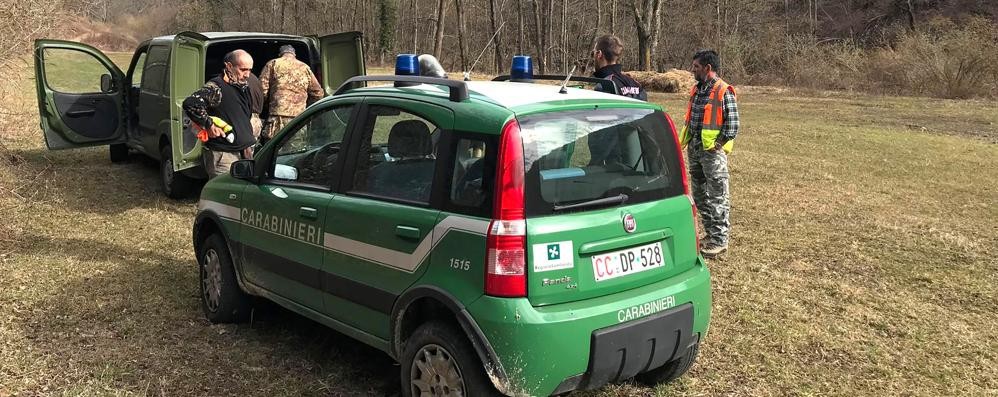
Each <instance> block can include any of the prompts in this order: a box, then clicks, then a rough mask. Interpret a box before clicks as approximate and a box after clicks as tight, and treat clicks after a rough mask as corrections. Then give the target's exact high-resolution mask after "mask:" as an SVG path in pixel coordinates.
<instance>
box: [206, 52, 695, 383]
mask: <svg viewBox="0 0 998 397" xmlns="http://www.w3.org/2000/svg"><path fill="white" fill-rule="evenodd" d="M401 58H402V57H400V62H399V63H400V65H402V64H404V63H405V62H403V61H405V60H403V59H401ZM408 61H412V60H411V59H410V60H408ZM408 61H407V62H408ZM409 65H410V66H411V65H412V62H410V63H409ZM403 66H404V65H403ZM399 69H400V71H398V72H397V73H398V74H397V75H396V76H366V77H365V76H361V77H355V78H352V79H350V80H348V81H347V82H346V83H345V84H344V86H343V87H341V88H340V90H339V91H338V92H337V94H336V95H333V96H331V97H328V98H326V99H324V100H322V101H320V102H318V103H316V104H314V105H312V106H310V107H309V108H308V109H306V111H305V112H304V113H303V114H301V115H300V116H299V117H297V118H296V119H295V120H294V121H293V122H291V123H290V124H289V125H288V126H287V127H286V128H285V129H284V130H283V131H281V132H280V133H279V134H278V135H277V136H276V137H275V138H274V139H273V140H272V141H270V142H268V143H267V145H265V146H264V147H263V148H262V149H261V150H259V151H258V153H257V155H256V156H255V159H253V160H241V161H239V162H237V163H235V164H234V165H233V167H232V172H231V175H226V176H221V177H217V178H215V179H213V180H211V181H210V182H209V183H208V184H207V185H205V187H204V189H203V191H202V193H201V198H200V201H199V203H198V208H199V211H198V215H197V218H196V220H195V223H194V233H193V236H194V249H195V251H196V255H197V258H198V262H199V265H200V273H201V290H202V294H201V295H202V300H203V308H204V312H205V314H206V315H207V317H208V318H209V319H210V320H211V321H213V322H235V321H241V320H245V319H246V318H247V316H248V315H249V309H250V304H251V300H250V295H255V296H261V297H264V298H267V299H270V300H272V301H274V302H276V303H278V304H280V305H282V306H284V307H286V308H288V309H291V310H293V311H295V312H298V313H300V314H302V315H304V316H306V317H308V318H311V319H313V320H315V321H318V322H320V323H322V324H325V325H327V326H329V327H330V328H333V329H335V330H337V331H339V332H342V333H344V334H346V335H349V336H350V337H353V338H355V339H357V340H359V341H361V342H363V343H366V344H369V345H371V346H374V347H376V348H378V349H380V350H383V351H384V352H386V353H387V354H388V355H390V356H391V357H392V358H394V359H396V360H398V361H399V362H400V364H401V374H400V376H401V380H402V392H403V395H405V396H409V395H423V394H424V393H425V394H430V395H451V394H453V395H471V396H479V395H493V394H506V395H550V394H560V393H564V392H568V391H572V390H582V389H592V388H597V387H600V386H602V385H605V384H607V383H610V382H615V381H622V380H626V379H630V378H635V377H636V378H637V379H638V380H641V381H644V382H649V383H661V382H668V381H670V380H673V379H675V378H677V377H679V376H680V375H682V374H683V373H685V372H686V371H687V369H689V368H690V366H691V365H692V364H693V361H694V360H695V359H696V356H697V351H698V346H699V343H700V342H701V340H702V339H703V338H704V336H705V335H706V332H707V328H708V322H709V319H710V311H711V292H710V273H709V271H708V269H707V266H706V265H705V263H704V261H703V259H702V258H701V257H700V256H699V255H698V251H697V244H698V241H697V234H696V229H695V227H694V224H695V219H694V217H695V210H694V208H693V205H692V204H691V200H690V196H689V187H688V182H687V178H686V176H685V175H686V173H685V168H684V164H683V158H682V154H681V151H680V149H679V147H678V144H677V140H676V133H675V127H674V126H673V123H672V121H671V119H670V118H669V117H668V116H667V115H666V114H665V113H664V112H663V110H662V108H661V107H660V106H658V105H655V104H650V103H645V102H641V101H637V100H632V99H629V98H625V97H622V96H617V95H611V94H606V93H602V92H596V91H591V90H584V89H578V88H566V89H564V90H559V87H557V86H553V85H544V84H531V83H529V82H484V81H476V82H463V81H455V80H445V79H436V78H430V77H417V76H407V74H416V75H418V72H414V70H413V68H412V67H408V68H406V67H400V68H399ZM376 80H380V81H386V82H389V83H393V84H391V85H387V86H378V87H361V85H363V83H364V82H366V81H376ZM560 91H562V92H560Z"/></svg>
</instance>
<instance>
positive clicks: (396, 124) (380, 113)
mask: <svg viewBox="0 0 998 397" xmlns="http://www.w3.org/2000/svg"><path fill="white" fill-rule="evenodd" d="M368 111H369V113H368V118H367V122H366V123H365V126H364V128H365V131H364V135H363V138H362V139H361V147H360V152H359V153H360V155H359V156H358V157H357V169H356V172H355V173H354V181H353V189H352V190H351V191H353V192H362V193H369V194H373V195H376V196H382V197H389V198H395V199H401V200H406V201H413V202H422V203H426V202H429V201H430V192H431V186H432V185H433V172H434V165H435V164H436V153H435V148H436V141H437V138H438V137H439V135H440V131H439V129H438V128H437V127H436V126H435V125H434V124H433V123H431V122H430V121H428V120H426V119H424V118H422V117H420V116H417V115H415V114H412V113H409V112H406V111H404V110H401V109H398V108H392V107H388V106H380V105H372V106H370V107H369V108H368ZM365 153H366V155H364V154H365Z"/></svg>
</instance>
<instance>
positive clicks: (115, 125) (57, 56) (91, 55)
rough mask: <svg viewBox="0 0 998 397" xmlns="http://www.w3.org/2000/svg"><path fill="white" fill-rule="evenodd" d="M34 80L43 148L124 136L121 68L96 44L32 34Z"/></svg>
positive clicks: (95, 143) (105, 141) (108, 141)
mask: <svg viewBox="0 0 998 397" xmlns="http://www.w3.org/2000/svg"><path fill="white" fill-rule="evenodd" d="M35 85H36V88H37V93H38V110H39V112H40V113H41V114H40V120H41V128H42V131H43V132H44V134H45V145H46V146H48V148H49V149H52V150H54V149H69V148H77V147H85V146H99V145H110V144H115V143H123V142H125V140H126V136H125V131H126V127H127V126H126V122H125V105H124V101H125V90H126V89H127V88H128V87H126V85H125V74H124V73H122V72H121V69H119V68H118V67H117V66H115V64H114V62H112V61H111V59H110V58H108V57H107V56H106V55H104V53H102V52H100V50H98V49H96V48H93V47H91V46H88V45H86V44H82V43H76V42H72V41H62V40H44V39H43V40H35Z"/></svg>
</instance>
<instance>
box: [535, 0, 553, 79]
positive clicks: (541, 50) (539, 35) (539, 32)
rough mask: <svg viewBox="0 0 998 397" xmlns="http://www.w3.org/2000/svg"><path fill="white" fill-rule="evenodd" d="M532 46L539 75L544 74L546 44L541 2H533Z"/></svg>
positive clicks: (539, 0) (536, 0) (545, 67)
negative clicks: (535, 53) (533, 46)
mask: <svg viewBox="0 0 998 397" xmlns="http://www.w3.org/2000/svg"><path fill="white" fill-rule="evenodd" d="M548 1H550V0H548ZM533 3H534V33H535V34H534V45H535V51H536V52H537V67H538V69H539V70H540V72H541V73H545V71H546V70H547V56H546V55H545V53H546V50H547V48H546V47H547V43H546V42H545V39H544V38H545V37H546V36H545V34H544V32H545V31H546V27H545V23H544V21H545V19H544V18H543V17H542V14H541V7H542V5H541V0H534V2H533Z"/></svg>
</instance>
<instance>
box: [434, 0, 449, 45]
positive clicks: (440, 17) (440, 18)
mask: <svg viewBox="0 0 998 397" xmlns="http://www.w3.org/2000/svg"><path fill="white" fill-rule="evenodd" d="M446 16H447V0H439V1H438V2H437V21H436V22H437V23H436V29H435V33H434V39H433V56H435V57H437V58H440V52H441V51H443V47H444V17H446Z"/></svg>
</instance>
